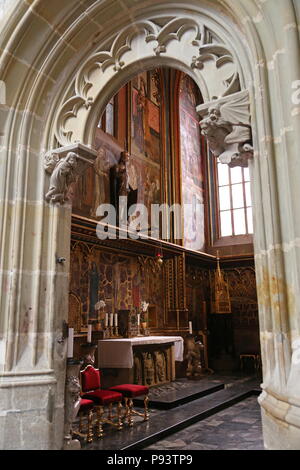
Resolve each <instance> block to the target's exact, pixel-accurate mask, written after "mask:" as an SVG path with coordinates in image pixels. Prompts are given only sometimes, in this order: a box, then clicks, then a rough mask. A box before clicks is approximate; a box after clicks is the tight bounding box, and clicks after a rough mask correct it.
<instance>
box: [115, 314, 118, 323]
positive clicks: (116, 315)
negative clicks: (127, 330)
mask: <svg viewBox="0 0 300 470" xmlns="http://www.w3.org/2000/svg"><path fill="white" fill-rule="evenodd" d="M115 326H118V314H117V313H115Z"/></svg>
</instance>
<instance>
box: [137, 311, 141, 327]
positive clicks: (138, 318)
mask: <svg viewBox="0 0 300 470" xmlns="http://www.w3.org/2000/svg"><path fill="white" fill-rule="evenodd" d="M137 322H138V326H140V323H141V314H140V313H138V315H137Z"/></svg>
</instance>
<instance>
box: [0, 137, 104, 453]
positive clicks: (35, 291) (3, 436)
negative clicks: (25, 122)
mask: <svg viewBox="0 0 300 470" xmlns="http://www.w3.org/2000/svg"><path fill="white" fill-rule="evenodd" d="M13 158H14V159H16V160H17V161H19V162H20V164H19V175H21V176H22V175H24V174H26V173H28V168H29V169H30V168H33V165H31V162H32V160H33V161H34V163H35V165H36V161H37V159H38V162H39V165H38V170H39V175H37V174H34V173H33V174H30V171H29V174H27V176H26V177H27V178H28V183H27V184H26V185H25V187H24V186H22V185H19V186H16V192H17V197H15V195H14V194H13V193H11V195H9V196H8V197H6V199H5V198H3V199H2V201H1V205H0V215H1V217H2V221H3V227H2V234H1V235H2V243H3V244H2V245H1V248H2V250H3V251H2V254H3V256H2V257H1V262H2V264H1V278H0V282H1V286H2V292H3V293H4V295H2V296H1V299H0V302H1V305H0V307H1V308H0V310H1V316H0V448H1V449H61V448H62V443H63V429H64V406H65V405H64V392H65V375H66V341H65V339H64V337H63V322H64V321H67V319H68V295H67V293H68V291H69V253H70V232H71V205H70V202H69V201H68V188H69V185H70V184H71V182H72V181H74V180H75V178H76V176H77V175H79V174H81V172H82V171H84V170H85V168H87V167H88V166H90V165H93V162H94V160H95V158H96V152H95V151H94V150H92V149H91V148H89V147H86V146H83V145H81V144H74V145H72V146H69V147H66V148H59V149H56V150H55V151H53V152H48V153H47V154H46V157H45V169H46V173H45V172H44V170H43V164H44V160H43V158H41V156H40V155H37V154H36V153H35V151H34V149H28V148H19V154H17V155H15V154H13ZM49 173H50V174H51V177H50V179H49V178H48V176H47V174H49ZM43 175H45V182H44V178H43ZM21 176H20V177H21ZM23 177H24V176H23ZM35 178H36V179H35ZM40 180H41V183H40ZM44 188H46V190H44ZM44 192H46V196H45V197H44ZM20 193H21V194H23V197H20V196H21V194H20ZM38 193H39V194H38ZM49 193H50V194H49ZM1 235H0V238H1Z"/></svg>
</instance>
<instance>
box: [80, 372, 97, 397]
mask: <svg viewBox="0 0 300 470" xmlns="http://www.w3.org/2000/svg"><path fill="white" fill-rule="evenodd" d="M100 386H101V382H100V371H99V369H95V368H94V367H93V366H87V367H86V368H85V369H84V370H83V371H81V388H82V391H83V392H90V391H92V390H98V389H99V388H100Z"/></svg>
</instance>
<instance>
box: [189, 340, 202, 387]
mask: <svg viewBox="0 0 300 470" xmlns="http://www.w3.org/2000/svg"><path fill="white" fill-rule="evenodd" d="M203 348H204V346H203V344H202V343H200V341H198V342H196V341H195V338H194V336H193V335H188V336H187V337H186V338H185V359H186V360H187V369H186V376H187V377H188V378H189V379H196V378H200V377H201V376H202V364H201V351H202V349H203Z"/></svg>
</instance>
